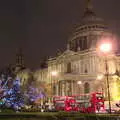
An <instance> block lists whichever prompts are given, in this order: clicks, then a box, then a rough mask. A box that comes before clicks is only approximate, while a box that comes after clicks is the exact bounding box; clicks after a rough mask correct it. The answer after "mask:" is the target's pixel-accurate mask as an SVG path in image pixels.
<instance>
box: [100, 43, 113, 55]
mask: <svg viewBox="0 0 120 120" xmlns="http://www.w3.org/2000/svg"><path fill="white" fill-rule="evenodd" d="M100 51H101V52H103V53H109V52H111V51H112V44H111V43H103V44H101V45H100Z"/></svg>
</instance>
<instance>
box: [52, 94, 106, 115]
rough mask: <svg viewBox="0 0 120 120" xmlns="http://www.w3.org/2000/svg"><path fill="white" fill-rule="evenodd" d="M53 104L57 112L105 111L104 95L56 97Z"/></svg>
mask: <svg viewBox="0 0 120 120" xmlns="http://www.w3.org/2000/svg"><path fill="white" fill-rule="evenodd" d="M53 103H54V105H55V109H56V110H58V111H59V110H62V111H79V112H84V113H100V112H103V111H104V98H103V94H102V93H98V92H97V93H91V94H81V95H74V96H55V97H53Z"/></svg>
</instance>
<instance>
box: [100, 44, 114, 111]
mask: <svg viewBox="0 0 120 120" xmlns="http://www.w3.org/2000/svg"><path fill="white" fill-rule="evenodd" d="M100 51H101V52H102V53H103V55H104V56H105V70H106V80H107V81H106V83H107V93H108V101H109V112H110V113H111V102H110V87H109V78H108V77H109V70H108V64H107V56H108V54H109V53H110V52H111V51H112V44H111V43H103V44H101V45H100Z"/></svg>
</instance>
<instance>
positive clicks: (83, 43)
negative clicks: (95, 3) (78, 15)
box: [69, 0, 108, 51]
mask: <svg viewBox="0 0 120 120" xmlns="http://www.w3.org/2000/svg"><path fill="white" fill-rule="evenodd" d="M107 31H108V28H107V24H106V23H105V22H104V20H103V19H102V18H99V17H97V16H96V14H95V13H94V12H93V8H92V4H91V0H87V7H86V9H85V12H84V14H83V17H82V19H81V22H80V24H78V25H77V26H76V27H75V29H74V31H73V34H72V35H71V37H70V39H69V41H70V42H69V44H70V49H71V50H73V51H77V49H78V47H79V48H80V50H89V49H91V48H95V47H96V43H97V40H98V39H99V38H100V36H101V34H103V32H107Z"/></svg>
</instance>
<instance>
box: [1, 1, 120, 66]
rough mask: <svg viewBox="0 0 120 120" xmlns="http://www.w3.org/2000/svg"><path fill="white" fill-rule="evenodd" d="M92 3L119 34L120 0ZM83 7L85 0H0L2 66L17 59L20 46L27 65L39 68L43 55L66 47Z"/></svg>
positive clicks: (51, 54)
mask: <svg viewBox="0 0 120 120" xmlns="http://www.w3.org/2000/svg"><path fill="white" fill-rule="evenodd" d="M93 6H94V11H95V12H96V14H97V15H98V16H100V17H102V18H104V19H105V20H106V21H108V22H109V23H110V26H111V29H112V30H114V31H116V33H118V34H119V33H120V32H119V31H120V22H119V21H120V13H119V11H120V0H93ZM84 8H85V0H0V56H1V57H0V68H2V67H4V66H6V65H8V64H9V63H12V64H14V63H15V55H16V52H17V48H19V47H22V49H23V53H24V56H25V64H26V66H27V67H30V68H39V66H40V60H41V58H43V57H44V56H46V55H50V56H53V55H55V53H56V51H57V49H63V48H65V47H66V42H67V40H68V38H69V36H70V34H71V31H72V27H73V25H74V24H76V23H79V22H80V19H81V16H82V15H83V11H84Z"/></svg>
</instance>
